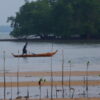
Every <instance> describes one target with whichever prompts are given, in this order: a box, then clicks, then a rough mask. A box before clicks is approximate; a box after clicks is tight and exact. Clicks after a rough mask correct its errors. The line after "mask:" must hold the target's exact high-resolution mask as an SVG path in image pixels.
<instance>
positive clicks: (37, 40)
mask: <svg viewBox="0 0 100 100" xmlns="http://www.w3.org/2000/svg"><path fill="white" fill-rule="evenodd" d="M0 41H16V42H17V41H18V42H21V41H26V39H16V38H12V39H0ZM27 41H33V42H61V43H100V40H61V39H55V40H54V39H53V40H51V39H50V40H47V39H45V40H43V39H27Z"/></svg>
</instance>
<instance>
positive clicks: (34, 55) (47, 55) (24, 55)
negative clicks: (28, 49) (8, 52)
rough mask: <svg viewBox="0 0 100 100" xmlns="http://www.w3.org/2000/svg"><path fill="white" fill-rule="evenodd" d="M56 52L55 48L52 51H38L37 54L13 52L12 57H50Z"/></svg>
mask: <svg viewBox="0 0 100 100" xmlns="http://www.w3.org/2000/svg"><path fill="white" fill-rule="evenodd" d="M56 53H57V50H56V51H54V52H47V53H39V54H13V53H12V55H13V56H14V57H51V56H53V55H55V54H56Z"/></svg>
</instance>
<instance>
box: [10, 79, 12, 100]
mask: <svg viewBox="0 0 100 100" xmlns="http://www.w3.org/2000/svg"><path fill="white" fill-rule="evenodd" d="M10 100H12V78H11V99H10Z"/></svg>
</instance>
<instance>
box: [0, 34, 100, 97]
mask: <svg viewBox="0 0 100 100" xmlns="http://www.w3.org/2000/svg"><path fill="white" fill-rule="evenodd" d="M5 37H6V38H9V35H8V34H1V35H0V38H5ZM24 44H25V42H14V41H3V42H0V72H2V71H3V68H4V57H5V68H6V71H7V72H17V68H18V67H19V71H20V72H21V71H51V61H52V70H53V71H61V70H62V51H63V54H64V70H69V69H70V67H69V66H70V65H69V63H68V61H69V60H70V61H71V66H72V67H71V70H73V71H74V70H81V71H86V68H87V66H86V64H87V62H88V61H89V62H90V64H89V70H92V71H95V70H96V71H98V70H100V66H99V65H100V44H95V43H93V44H86V43H83V44H80V43H79V44H75V43H70V44H68V43H56V42H55V43H52V42H28V46H27V50H28V52H29V53H43V52H51V51H55V50H58V52H57V53H56V54H55V55H54V56H53V57H52V59H51V57H32V58H14V57H13V56H12V53H14V54H18V53H19V54H21V53H22V48H23V46H24ZM4 52H5V53H4ZM40 78H41V77H28V78H25V77H22V78H20V80H19V81H32V80H35V81H38V80H39V79H40ZM43 78H46V80H50V77H43ZM54 79H55V80H61V77H54ZM71 79H72V80H83V79H84V77H82V76H81V77H71ZM89 79H90V80H100V77H89ZM64 80H68V77H66V78H65V79H64ZM0 81H3V77H1V78H0ZM6 81H11V78H9V77H6ZM12 81H17V78H16V77H13V78H12ZM58 88H61V87H58ZM74 88H75V89H76V92H75V97H83V96H82V95H81V94H80V93H82V92H83V90H84V88H83V87H80V86H79V87H74ZM0 89H1V90H2V91H0V97H1V98H3V88H0ZM47 89H48V93H49V96H50V93H51V92H50V87H44V88H43V89H42V91H43V94H42V97H45V96H46V92H47ZM53 89H54V90H53V91H54V95H55V87H54V88H53ZM65 89H66V91H65V92H66V93H68V90H69V89H68V87H65ZM34 90H35V92H34ZM6 91H7V93H8V92H9V94H6V97H7V98H10V97H11V94H10V91H11V88H7V90H6ZM12 91H13V98H15V97H16V93H17V89H16V88H13V89H12ZM29 91H30V96H31V97H33V98H39V96H38V95H39V92H40V91H39V88H38V87H29ZM91 91H94V92H95V93H94V92H91ZM98 93H100V87H99V86H96V87H92V86H90V87H89V96H90V97H100V96H99V95H98ZM26 94H27V87H21V88H20V95H21V96H25V95H26ZM79 94H80V95H79ZM61 95H62V94H61V93H60V94H59V97H61ZM66 97H68V95H66Z"/></svg>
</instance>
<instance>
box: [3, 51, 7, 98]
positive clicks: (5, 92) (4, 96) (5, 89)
mask: <svg viewBox="0 0 100 100" xmlns="http://www.w3.org/2000/svg"><path fill="white" fill-rule="evenodd" d="M3 58H4V69H3V71H4V72H3V74H4V100H5V98H6V75H5V51H4V52H3Z"/></svg>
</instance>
